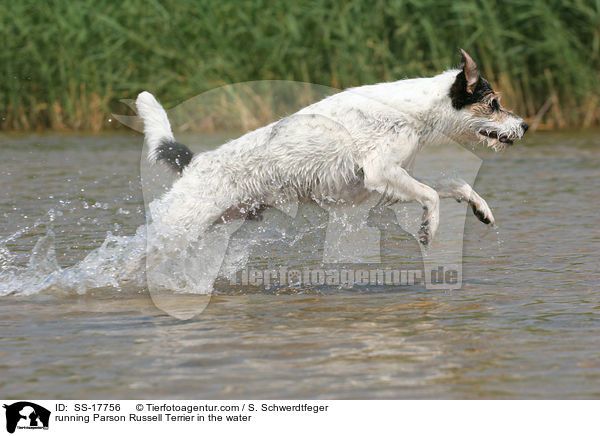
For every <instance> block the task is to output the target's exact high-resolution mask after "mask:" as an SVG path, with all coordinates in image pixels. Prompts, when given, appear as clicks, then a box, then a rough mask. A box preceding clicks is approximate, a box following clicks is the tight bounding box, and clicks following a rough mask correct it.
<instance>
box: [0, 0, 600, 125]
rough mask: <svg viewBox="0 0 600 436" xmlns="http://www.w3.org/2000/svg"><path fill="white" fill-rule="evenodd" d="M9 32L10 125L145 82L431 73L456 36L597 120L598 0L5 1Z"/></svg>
mask: <svg viewBox="0 0 600 436" xmlns="http://www.w3.org/2000/svg"><path fill="white" fill-rule="evenodd" d="M0 40H1V41H2V50H1V51H0V74H1V77H2V80H1V81H0V113H1V117H2V120H1V123H0V126H1V128H2V129H4V130H10V129H16V130H29V129H44V128H51V129H85V130H96V131H97V130H101V129H103V128H106V127H108V126H111V124H109V123H108V122H107V119H108V114H109V113H110V112H111V111H117V112H124V111H125V109H124V107H123V106H122V105H121V104H119V103H118V100H119V99H121V98H133V97H135V95H136V94H137V92H139V91H140V90H144V89H147V90H150V91H152V92H153V93H155V94H156V95H157V96H158V97H159V98H160V99H161V100H162V101H163V102H164V103H165V104H166V105H167V106H169V105H173V104H176V103H178V102H180V101H182V100H185V99H187V98H189V97H191V96H194V95H197V94H198V93H200V92H203V91H206V90H208V89H211V88H214V87H216V86H220V85H224V84H228V83H235V82H243V81H249V80H262V79H288V80H298V81H305V82H312V83H317V84H323V85H328V86H333V87H337V88H345V87H348V86H354V85H359V84H367V83H373V82H377V81H389V80H397V79H401V78H406V77H415V76H422V75H432V74H435V73H437V72H439V71H441V70H443V69H447V68H449V67H452V66H456V65H457V63H458V60H459V59H458V48H459V47H463V48H465V49H467V51H469V52H470V54H471V55H472V56H473V57H474V59H475V60H476V61H477V62H478V63H479V65H480V68H481V69H482V71H483V73H484V75H485V76H486V77H487V78H488V79H490V80H491V81H492V83H493V84H494V85H495V86H496V88H498V89H499V90H501V91H502V93H503V94H504V99H503V102H504V103H505V104H507V105H508V106H510V107H512V108H513V109H514V110H516V111H517V112H519V113H520V114H522V115H524V116H526V117H528V118H529V119H530V120H533V121H535V122H537V123H538V124H539V125H541V126H546V127H566V126H571V127H572V126H590V125H594V124H598V123H599V122H600V99H599V98H598V97H599V95H598V89H599V85H600V79H599V71H600V0H587V1H584V0H570V1H552V0H551V1H540V0H529V1H524V0H507V1H499V0H498V1H483V0H481V1H479V0H470V1H466V0H442V1H434V0H414V1H413V0H409V1H381V0H352V1H329V0H308V1H297V2H293V1H277V0H271V1H268V0H250V1H246V0H242V1H227V2H218V1H214V0H199V1H191V0H182V1H174V0H168V1H160V0H123V1H106V0H80V1H77V2H67V1H47V2H40V1H37V0H20V1H9V0H2V1H1V2H0ZM536 114H537V119H536ZM113 124H117V123H113Z"/></svg>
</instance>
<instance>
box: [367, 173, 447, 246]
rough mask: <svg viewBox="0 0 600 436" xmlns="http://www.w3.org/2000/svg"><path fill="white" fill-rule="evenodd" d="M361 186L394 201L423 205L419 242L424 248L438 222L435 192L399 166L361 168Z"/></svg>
mask: <svg viewBox="0 0 600 436" xmlns="http://www.w3.org/2000/svg"><path fill="white" fill-rule="evenodd" d="M364 171H365V187H366V188H367V189H369V190H372V191H376V192H378V193H380V194H382V195H383V196H386V197H388V199H389V200H391V201H393V202H396V201H401V202H410V201H416V202H418V203H420V204H421V206H423V210H424V212H423V219H422V221H421V228H420V229H419V233H418V237H419V242H420V243H421V244H423V245H425V246H426V245H428V244H429V242H431V240H432V239H433V237H434V236H435V233H436V231H437V228H438V225H439V221H440V198H439V195H438V193H437V192H436V191H435V189H433V188H431V187H430V186H427V185H425V184H424V183H421V182H419V181H418V180H416V179H414V178H413V177H412V176H411V175H410V174H408V172H407V171H406V170H405V169H404V168H401V167H399V166H385V165H375V166H371V165H365V168H364Z"/></svg>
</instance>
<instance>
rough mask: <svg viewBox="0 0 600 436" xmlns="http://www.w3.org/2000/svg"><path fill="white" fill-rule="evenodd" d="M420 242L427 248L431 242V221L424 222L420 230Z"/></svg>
mask: <svg viewBox="0 0 600 436" xmlns="http://www.w3.org/2000/svg"><path fill="white" fill-rule="evenodd" d="M418 236H419V242H420V243H421V244H422V245H424V246H425V247H427V246H428V245H429V243H430V242H431V230H430V229H429V221H423V223H422V224H421V228H419V233H418Z"/></svg>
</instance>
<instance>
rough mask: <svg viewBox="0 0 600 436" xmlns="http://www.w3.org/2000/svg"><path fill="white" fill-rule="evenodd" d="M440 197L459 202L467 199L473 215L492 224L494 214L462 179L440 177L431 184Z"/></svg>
mask: <svg viewBox="0 0 600 436" xmlns="http://www.w3.org/2000/svg"><path fill="white" fill-rule="evenodd" d="M433 187H434V189H435V190H436V191H437V192H438V194H439V196H440V198H454V199H455V200H456V201H458V202H459V203H460V202H462V201H467V202H468V203H469V205H470V206H471V209H472V210H473V213H474V214H475V216H476V217H477V218H478V219H479V221H481V222H482V223H484V224H490V225H494V222H495V220H494V215H493V214H492V210H491V209H490V207H489V206H488V204H487V203H486V201H485V200H484V199H483V198H482V197H481V196H480V195H479V194H477V192H475V190H474V189H473V188H472V187H471V185H469V184H468V183H467V182H465V181H464V180H462V179H458V178H446V179H440V180H438V181H437V182H436V183H434V184H433Z"/></svg>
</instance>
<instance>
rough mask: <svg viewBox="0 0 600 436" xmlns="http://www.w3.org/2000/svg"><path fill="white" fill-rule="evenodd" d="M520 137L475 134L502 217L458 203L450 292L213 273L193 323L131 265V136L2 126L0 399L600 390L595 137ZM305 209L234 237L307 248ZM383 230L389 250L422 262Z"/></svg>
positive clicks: (140, 243)
mask: <svg viewBox="0 0 600 436" xmlns="http://www.w3.org/2000/svg"><path fill="white" fill-rule="evenodd" d="M528 136H529V137H528V138H527V140H526V141H525V143H524V144H521V145H516V146H514V147H513V148H511V149H509V150H508V151H507V152H505V153H501V154H493V153H491V152H487V151H483V150H477V149H476V153H477V154H478V155H479V156H480V157H481V158H483V159H484V162H483V165H482V168H481V170H480V171H479V175H478V178H477V181H476V183H475V188H476V190H477V191H478V192H479V193H480V194H481V195H482V196H483V197H484V198H486V200H487V201H488V203H489V204H490V206H491V207H492V209H493V211H494V214H495V217H496V221H497V223H498V227H497V228H496V229H491V230H490V229H487V228H486V227H485V226H483V225H482V224H481V223H480V222H479V221H477V219H476V218H475V217H473V216H472V215H471V214H470V213H469V214H468V215H467V219H466V224H465V242H464V264H463V287H462V289H461V290H455V291H437V290H427V289H425V287H424V286H420V285H414V286H405V287H396V288H394V287H370V286H354V287H353V288H351V289H335V288H320V287H306V286H305V287H303V288H300V289H293V288H289V287H281V288H275V289H270V290H260V289H255V288H250V287H243V286H231V285H230V284H229V282H228V281H227V280H223V279H220V280H219V281H218V282H217V285H216V296H213V297H212V299H211V300H210V304H209V305H208V307H207V309H206V310H205V311H204V312H203V313H202V314H201V315H198V316H196V317H195V318H193V319H191V320H187V321H182V320H178V319H176V318H174V317H171V316H170V315H168V314H166V313H165V312H163V311H162V310H160V309H158V308H157V307H156V306H155V305H154V304H153V303H152V300H151V298H150V295H149V292H148V290H147V287H146V286H145V275H144V273H143V269H135V268H133V269H130V270H125V271H124V268H123V265H124V264H126V263H127V260H128V259H130V258H133V257H135V256H137V255H139V254H140V253H143V251H144V248H145V245H144V235H143V226H142V225H143V224H144V222H145V213H144V210H145V208H144V202H143V197H142V190H141V183H140V177H139V172H140V170H139V162H140V151H141V150H140V149H141V137H140V136H138V135H135V134H122V135H114V134H111V135H102V136H77V135H68V136H58V135H51V136H46V135H44V136H36V135H34V136H31V135H28V136H3V137H2V138H1V140H2V147H1V148H0V155H1V159H2V166H1V170H0V171H1V172H0V177H1V181H2V186H3V188H4V189H3V191H2V194H1V195H0V212H1V216H0V268H1V270H0V327H1V328H2V335H0V371H1V373H2V374H3V377H2V378H1V379H0V397H5V398H25V397H31V398H40V397H52V398H82V397H85V398H108V397H112V398H151V397H160V398H168V397H172V398H183V397H186V398H187V397H191V398H241V397H253V398H257V397H260V398H297V397H303V398H600V271H599V270H600V260H599V259H600V232H599V230H598V229H599V226H600V218H599V217H600V215H599V214H598V212H599V211H598V205H599V204H600V194H599V192H600V191H599V189H598V188H599V187H600V186H599V183H598V179H599V175H600V135H597V134H592V133H585V134H583V133H579V132H578V133H574V134H560V135H559V134H538V135H528ZM219 140H220V139H219V138H216V137H215V138H205V139H204V142H205V143H206V144H215V143H218V142H219ZM434 156H435V155H434ZM303 217H304V218H303V219H304V221H306V222H305V223H304V228H305V229H306V230H305V231H304V233H301V234H300V236H298V235H299V234H298V233H295V234H294V231H295V230H294V226H290V225H289V224H288V225H287V226H286V225H284V224H281V225H279V226H275V225H272V224H271V223H272V222H273V221H272V220H269V219H266V220H263V222H262V223H249V224H248V229H250V230H248V232H249V234H250V235H251V236H252V238H254V239H256V235H257V234H263V240H259V241H256V240H254V241H247V243H246V242H245V240H244V238H245V237H248V236H247V234H244V232H240V233H238V234H237V238H238V240H237V244H238V245H237V247H240V250H241V248H242V247H245V248H247V249H248V250H249V251H248V253H246V254H245V255H246V256H248V259H249V262H250V264H251V265H254V266H264V267H274V266H276V265H278V264H279V263H280V262H281V259H283V258H285V259H286V260H287V261H288V262H291V263H292V264H295V265H298V266H301V265H303V264H311V265H313V264H316V263H315V262H317V261H318V257H319V255H318V253H315V249H314V247H315V244H313V243H312V241H314V240H316V239H315V238H317V239H318V237H319V234H318V233H319V230H320V229H323V225H322V221H323V219H322V217H320V216H319V215H318V214H317V213H315V212H314V210H308V212H305V213H304V214H303ZM442 219H443V216H442ZM140 226H142V227H140ZM252 226H254V227H252ZM138 228H140V229H139V230H138ZM136 231H137V232H138V234H137V236H134V235H135V234H136ZM107 232H110V234H108V235H107ZM248 232H247V233H248ZM252 232H254V233H252ZM390 232H395V233H394V234H393V235H392V237H391V238H389V239H388V240H389V241H391V242H390V245H391V246H390V247H382V257H383V255H384V251H385V256H384V257H385V261H386V262H388V264H399V263H401V264H403V265H416V266H419V265H420V262H421V258H420V251H419V250H418V247H417V244H416V243H415V242H414V240H413V239H412V237H410V236H409V235H407V234H406V233H403V232H402V231H401V230H398V229H395V228H392V229H390ZM245 235H246V236H245ZM298 238H300V239H302V240H303V244H299V245H295V242H294V241H295V240H296V239H298ZM251 242H254V244H252V243H251ZM257 242H258V243H257ZM99 247H100V248H99ZM248 247H249V248H248ZM196 298H197V296H193V295H185V294H182V295H179V294H173V295H171V296H167V300H169V299H170V300H171V302H172V303H173V304H174V305H177V306H182V305H183V306H185V305H186V304H187V305H193V304H195V302H196V301H197V300H196ZM167 303H168V302H167Z"/></svg>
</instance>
